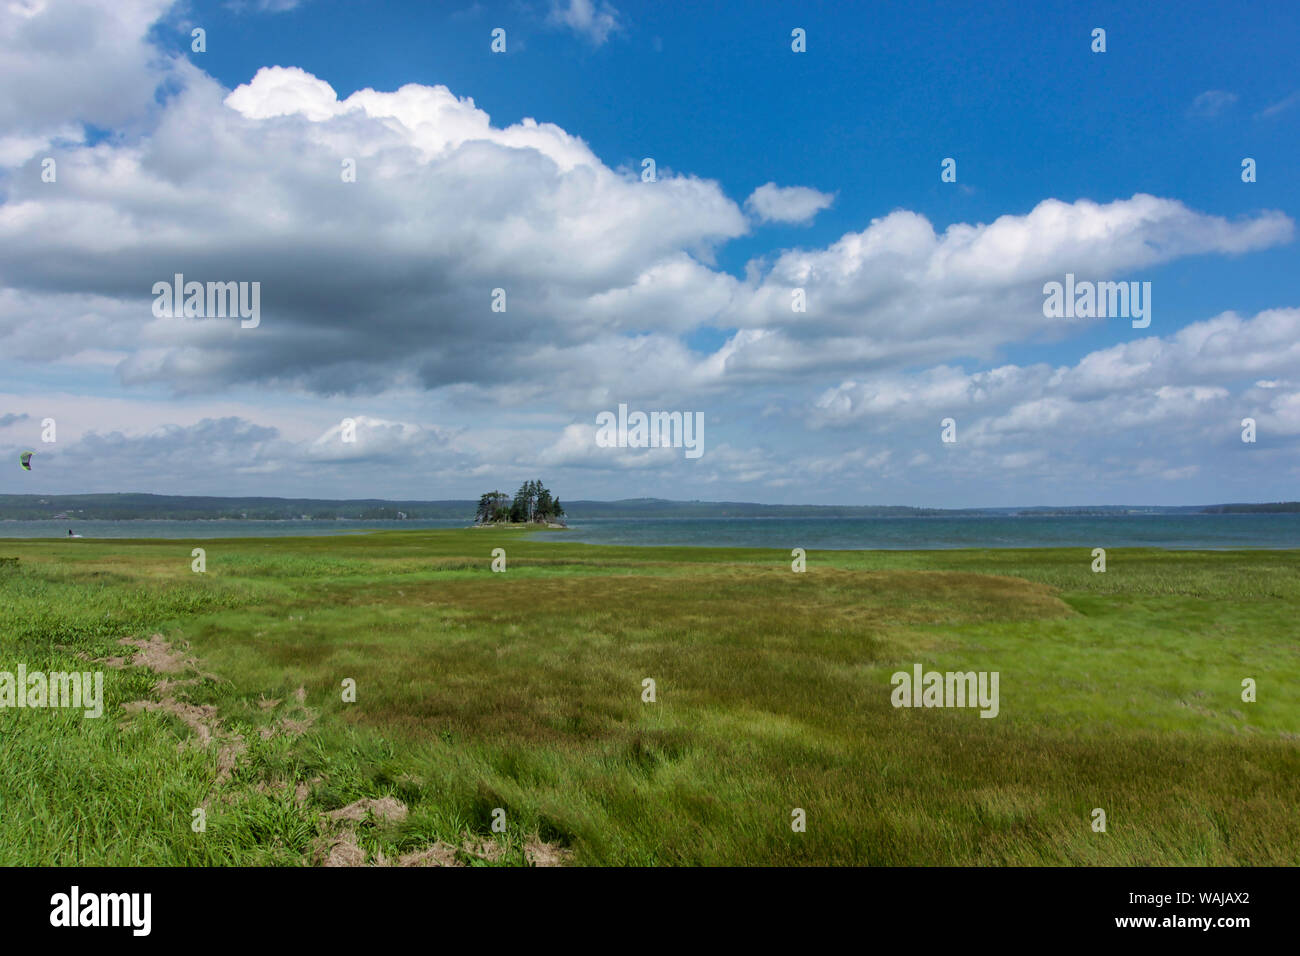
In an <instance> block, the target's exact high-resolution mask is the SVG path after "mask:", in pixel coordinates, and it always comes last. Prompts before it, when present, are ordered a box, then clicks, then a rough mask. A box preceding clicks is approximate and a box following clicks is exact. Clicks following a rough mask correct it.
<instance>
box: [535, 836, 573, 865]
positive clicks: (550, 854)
mask: <svg viewBox="0 0 1300 956" xmlns="http://www.w3.org/2000/svg"><path fill="white" fill-rule="evenodd" d="M524 859H526V860H527V861H528V862H529V863H531V864H532V865H533V866H567V865H568V863H569V861H570V860H571V859H573V851H572V850H566V849H565V848H564V847H562V846H559V845H558V844H555V843H543V842H542V841H541V840H540V839H538V838H537V837H534V838H533V839H531V840H529V841H528V843H527V844H525V846H524Z"/></svg>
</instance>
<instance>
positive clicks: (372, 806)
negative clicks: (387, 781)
mask: <svg viewBox="0 0 1300 956" xmlns="http://www.w3.org/2000/svg"><path fill="white" fill-rule="evenodd" d="M326 816H328V817H329V818H330V820H332V821H333V822H335V823H360V822H361V821H363V820H365V819H367V818H368V817H373V818H374V819H375V820H377V821H379V822H381V823H400V822H401V821H403V820H405V819H406V804H404V803H403V802H402V801H401V800H397V799H394V798H393V797H380V798H379V799H378V800H374V799H371V798H369V797H367V798H364V799H361V800H357V801H356V802H355V803H349V804H348V805H347V806H346V807H343V808H341V809H339V810H331V811H330V812H329V813H327V814H326Z"/></svg>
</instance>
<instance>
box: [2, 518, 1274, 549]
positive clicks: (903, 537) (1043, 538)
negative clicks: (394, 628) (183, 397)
mask: <svg viewBox="0 0 1300 956" xmlns="http://www.w3.org/2000/svg"><path fill="white" fill-rule="evenodd" d="M468 525H469V521H467V520H460V519H456V518H440V519H425V520H418V521H417V520H406V521H373V520H372V521H362V520H357V519H348V520H343V521H148V520H139V521H71V522H69V521H66V520H63V521H0V538H66V537H67V534H68V529H69V528H72V529H73V530H74V531H76V532H77V533H78V534H80V535H82V536H83V537H86V538H232V537H282V536H288V535H325V534H362V533H365V532H366V531H371V530H410V529H418V528H464V527H467V526H468ZM538 539H539V540H554V541H581V542H586V543H590V544H618V545H657V544H659V545H693V546H698V547H748V548H783V549H790V548H805V549H819V548H820V549H826V550H855V549H889V550H900V549H933V548H1057V547H1072V548H1073V547H1079V548H1082V547H1087V548H1096V547H1108V548H1128V547H1147V548H1195V549H1227V548H1300V514H1273V515H1105V516H1091V515H1090V516H1085V517H1052V516H1024V517H1012V516H1003V515H997V516H988V515H973V516H960V517H954V516H943V517H928V518H921V517H898V518H589V519H586V520H581V519H578V520H573V521H570V523H569V530H567V531H556V532H544V533H542V534H539V535H538Z"/></svg>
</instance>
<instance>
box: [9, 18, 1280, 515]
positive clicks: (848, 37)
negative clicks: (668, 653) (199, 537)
mask: <svg viewBox="0 0 1300 956" xmlns="http://www.w3.org/2000/svg"><path fill="white" fill-rule="evenodd" d="M1099 30H1100V31H1104V34H1099V33H1098V32H1097V31H1099ZM195 31H201V32H200V33H198V34H196V33H195ZM501 31H503V32H501ZM1297 36H1300V5H1297V4H1295V3H1294V2H1291V0H1284V2H1260V3H1255V4H1251V5H1250V6H1249V7H1235V8H1234V7H1233V6H1231V5H1224V4H1216V3H1202V2H1185V3H1179V4H1152V5H1146V4H1131V3H1086V2H1030V0H1026V2H1023V3H1011V2H996V3H989V4H980V5H975V4H969V3H964V2H952V3H941V2H923V0H916V2H909V3H849V2H845V3H829V2H827V3H778V2H754V0H745V2H735V3H726V2H711V3H710V2H701V3H691V4H689V5H688V4H677V3H662V2H658V3H633V2H630V0H609V2H606V0H533V2H522V0H514V2H507V3H486V2H467V0H453V2H448V3H440V2H389V3H384V2H344V0H296V2H295V0H240V2H235V0H226V2H197V0H196V2H181V3H172V2H169V0H0V77H3V83H2V84H0V374H2V375H3V379H2V381H0V455H2V456H3V460H7V461H9V462H10V463H11V465H9V466H4V467H0V475H2V476H4V477H3V478H2V479H0V493H39V494H60V493H88V492H114V491H137V492H154V493H160V494H196V495H197V494H201V495H240V496H242V495H283V496H302V497H328V498H349V497H351V498H362V497H365V498H374V497H386V498H406V499H446V498H471V497H477V496H478V495H479V494H480V493H482V492H484V491H488V490H492V489H497V488H499V489H502V490H505V491H513V489H514V488H515V487H517V486H518V485H519V484H520V483H522V482H523V481H524V480H526V479H529V478H538V477H540V478H542V479H543V480H544V482H545V483H546V485H547V486H548V487H549V488H551V489H552V490H553V491H554V492H555V493H556V494H558V495H559V496H560V497H561V499H564V500H573V499H617V498H631V497H662V498H673V499H702V500H733V501H734V500H743V501H759V502H772V503H810V504H906V505H917V506H931V507H954V508H959V507H1003V506H1016V505H1026V506H1027V505H1087V504H1150V505H1180V504H1205V503H1215V502H1228V501H1278V500H1295V499H1297V498H1300V493H1298V492H1297V484H1298V480H1300V261H1298V259H1297V242H1296V234H1295V220H1296V217H1297V215H1300V176H1298V175H1297V173H1298V171H1300V170H1298V168H1297V158H1296V151H1297V145H1300V135H1298V133H1300V63H1298V62H1297V59H1296V57H1295V38H1296V37H1297ZM494 45H495V46H496V47H497V48H498V49H496V50H494V49H493V47H494ZM1103 46H1104V49H1102V47H1103ZM501 47H504V49H500V48H501ZM647 161H651V162H652V164H653V175H651V169H650V163H648V162H647ZM178 274H180V275H182V276H184V282H186V283H188V282H191V281H197V282H200V283H204V284H205V286H204V288H205V289H206V283H217V282H220V283H226V282H234V283H244V284H245V291H246V293H247V294H248V295H249V296H251V294H252V290H253V288H254V286H253V283H256V289H257V293H258V299H257V302H258V308H257V311H256V314H255V317H252V318H246V319H245V320H244V321H240V319H239V318H234V319H232V318H230V317H227V316H218V315H211V314H206V313H205V311H204V308H205V307H207V306H208V305H209V303H207V301H206V298H205V297H204V296H199V297H197V300H196V301H198V300H202V301H201V306H200V307H199V308H196V309H194V310H193V311H194V312H198V313H199V314H191V315H183V314H182V315H170V314H166V313H167V312H168V311H169V310H166V309H162V308H161V306H160V302H161V301H166V302H168V303H170V302H171V301H172V300H171V297H170V295H160V294H159V293H158V292H157V291H156V287H157V284H158V283H160V282H162V283H171V282H173V277H174V276H176V275H178ZM1067 276H1072V277H1073V279H1072V280H1068V281H1071V282H1073V283H1075V284H1076V287H1082V286H1083V285H1086V284H1088V283H1103V282H1105V283H1124V288H1125V289H1126V290H1131V291H1133V292H1134V294H1135V298H1134V299H1133V301H1132V302H1131V303H1130V306H1131V309H1130V313H1125V314H1119V315H1116V314H1108V315H1094V316H1088V315H1083V316H1069V315H1054V314H1049V313H1050V312H1051V310H1050V309H1048V308H1045V303H1046V302H1047V300H1048V299H1049V292H1048V290H1049V289H1050V288H1051V286H1050V284H1051V283H1053V282H1055V283H1060V284H1061V285H1062V286H1064V285H1065V284H1066V283H1067V278H1066V277H1067ZM498 290H499V291H498ZM245 301H246V303H247V304H248V305H250V307H251V302H252V300H251V298H248V299H246V300H245ZM1138 302H1141V303H1142V304H1143V309H1141V310H1136V313H1134V311H1133V309H1134V308H1135V307H1136V305H1137V303H1138ZM1112 304H1113V305H1115V306H1118V305H1120V303H1119V301H1118V299H1116V300H1115V301H1114V302H1113V303H1112ZM182 311H184V310H182ZM1116 311H1119V310H1118V309H1116ZM1143 312H1144V313H1145V314H1144V315H1143V314H1140V313H1143ZM250 315H251V313H250ZM620 405H624V406H626V407H627V411H628V413H629V414H631V413H634V412H638V411H640V412H644V413H647V414H650V413H655V412H660V413H672V412H680V413H682V414H683V415H684V416H685V417H686V419H687V420H691V421H694V420H697V419H698V420H700V421H702V422H703V427H702V432H700V433H699V434H698V435H696V436H694V437H695V438H696V439H697V444H696V448H695V450H694V451H692V450H691V449H690V448H685V447H680V446H681V444H682V443H681V442H676V443H675V444H676V445H677V446H678V447H646V448H642V447H628V446H627V445H635V433H634V434H633V436H632V438H633V441H632V442H630V443H625V445H624V446H622V447H620V446H619V444H618V443H617V442H615V444H614V446H613V447H610V443H609V442H608V441H606V440H605V438H606V437H607V433H605V432H602V431H601V429H599V428H598V420H601V416H602V414H603V413H613V414H614V415H617V413H618V410H619V407H620ZM1247 419H1249V420H1250V422H1251V423H1252V424H1250V425H1249V426H1247V425H1246V424H1245V423H1246V420H1247ZM1246 438H1253V440H1245V439H1246ZM24 450H31V451H34V452H35V454H34V455H33V457H32V468H31V471H30V472H28V471H24V470H23V469H22V468H20V467H19V465H18V455H19V452H21V451H24Z"/></svg>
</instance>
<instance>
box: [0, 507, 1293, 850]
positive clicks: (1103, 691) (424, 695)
mask: <svg viewBox="0 0 1300 956" xmlns="http://www.w3.org/2000/svg"><path fill="white" fill-rule="evenodd" d="M196 546H197V547H203V548H205V549H206V551H207V572H206V573H205V574H195V573H193V572H191V570H190V562H191V560H192V559H191V557H190V551H191V549H192V548H193V547H196ZM495 547H504V548H506V551H507V554H508V561H509V564H508V570H507V572H506V573H504V574H493V573H491V571H490V570H489V567H490V553H491V550H492V549H493V548H495ZM0 557H18V558H19V559H20V561H19V563H18V565H17V566H16V567H15V566H13V565H12V564H8V563H4V564H0V671H5V670H7V671H16V670H17V667H18V664H19V663H22V664H25V665H26V666H27V668H28V670H29V671H32V670H36V669H44V670H86V669H98V668H101V667H102V665H98V664H90V663H88V662H87V658H90V659H95V658H99V659H102V658H107V657H110V656H121V655H123V654H124V653H129V652H130V649H129V648H123V647H122V646H121V645H119V644H118V640H119V639H120V638H123V637H147V636H148V635H149V634H152V633H155V632H161V633H162V634H163V635H164V636H165V637H166V638H167V639H168V640H169V641H171V642H172V643H173V645H174V646H176V647H185V648H186V653H187V654H188V655H190V656H191V657H193V658H195V659H196V663H195V665H194V666H193V667H191V668H190V669H189V670H188V671H187V672H186V673H184V674H179V675H172V676H173V677H180V678H188V679H191V680H192V681H193V682H192V683H188V684H185V685H182V686H179V687H174V688H173V689H172V690H171V691H170V693H171V694H173V695H174V696H175V698H176V700H178V701H180V702H182V703H188V704H192V705H212V706H213V707H215V708H216V718H215V719H216V720H219V726H220V735H219V740H218V743H220V742H221V741H223V740H224V741H230V740H233V739H234V738H235V737H236V736H238V737H239V738H240V741H241V745H242V748H243V749H242V751H241V752H240V753H239V755H238V761H237V763H235V765H234V766H233V769H232V772H230V773H228V774H224V775H223V774H222V773H221V770H220V766H221V759H222V758H221V756H220V754H219V752H218V751H219V749H220V748H219V747H218V746H217V745H214V746H212V747H210V748H208V749H202V748H199V747H196V746H192V745H191V743H192V741H193V739H194V732H193V731H192V730H191V729H190V728H189V727H187V726H186V724H185V723H184V722H183V721H182V720H181V719H178V717H177V716H174V715H172V714H169V713H164V712H158V711H155V712H149V713H134V714H131V715H127V714H126V713H125V712H124V710H123V705H124V704H126V703H128V702H131V701H139V700H150V699H153V700H157V699H159V697H160V693H161V692H160V691H158V690H157V689H155V687H154V684H155V681H156V680H157V679H158V675H156V674H153V673H151V672H149V671H146V670H144V669H143V668H135V667H126V668H122V669H113V668H105V698H106V712H105V716H104V717H103V718H102V719H99V720H93V719H83V718H82V716H81V714H80V712H68V711H63V710H54V709H47V710H29V709H23V710H16V709H11V710H0V740H2V741H3V744H4V755H5V772H4V773H3V774H0V865H13V864H72V863H81V864H91V865H100V864H108V865H117V864H146V865H155V864H156V865H213V864H216V865H221V864H283V865H306V864H309V863H310V862H311V860H312V850H313V846H314V841H316V840H317V839H318V837H319V836H320V835H321V834H322V833H325V832H327V831H330V830H331V829H335V827H333V826H332V825H330V824H327V823H325V822H324V821H323V817H322V814H324V813H325V812H327V811H329V810H333V809H336V808H339V807H342V806H344V805H346V804H348V803H351V802H352V801H354V800H357V799H361V798H377V797H382V796H393V797H396V798H397V799H399V800H401V801H402V802H403V803H405V804H406V805H407V807H408V808H409V815H408V816H407V818H406V819H405V820H403V821H401V822H390V823H382V822H377V821H370V822H366V823H362V824H360V825H359V826H358V827H357V828H356V840H357V842H358V843H359V844H360V845H361V846H362V847H363V848H365V849H366V850H367V851H368V852H369V853H371V854H372V855H375V854H379V853H382V854H384V856H385V857H386V858H388V859H393V858H395V857H397V856H399V855H400V854H402V853H405V852H408V851H411V850H418V849H421V848H423V847H426V846H428V845H429V844H432V843H434V842H435V841H439V840H442V841H445V842H448V843H451V844H453V845H462V846H463V845H465V844H466V843H467V842H469V841H471V840H490V841H495V842H496V843H497V844H498V845H499V847H500V849H501V856H500V859H499V861H498V862H501V863H505V864H512V863H513V864H517V863H522V862H524V860H525V855H524V851H523V848H524V847H525V845H527V844H528V843H529V841H531V840H537V839H540V840H542V841H546V842H550V843H553V844H559V845H562V846H564V847H566V848H568V849H569V850H570V851H572V853H573V857H572V859H573V862H576V863H580V864H759V865H768V864H876V865H915V864H958V865H965V864H1029V865H1032V864H1047V865H1075V864H1083V865H1135V864H1167V865H1238V864H1278V865H1295V864H1296V863H1297V862H1298V861H1300V817H1298V815H1297V814H1296V812H1295V811H1296V807H1297V804H1300V749H1298V748H1300V694H1298V693H1297V689H1300V645H1298V644H1297V634H1298V633H1300V625H1297V623H1296V621H1297V619H1298V618H1300V614H1298V611H1300V552H1258V551H1252V552H1164V551H1158V550H1146V549H1122V550H1121V549H1116V550H1111V551H1110V552H1109V553H1108V555H1107V566H1108V570H1107V572H1106V573H1105V574H1094V573H1092V572H1091V570H1090V565H1091V560H1092V559H1091V556H1090V553H1089V549H1087V548H1079V549H1055V550H1021V551H975V550H970V551H929V552H813V553H810V554H809V555H808V571H807V573H805V574H794V573H792V572H791V570H790V557H789V554H788V552H783V551H761V550H741V549H699V548H614V547H598V546H590V545H579V544H569V543H564V542H563V536H562V533H561V534H558V535H557V534H547V533H544V532H543V533H520V532H518V531H513V530H510V529H499V530H498V529H480V530H463V531H424V532H385V533H376V534H371V535H353V536H338V537H327V538H321V537H313V538H275V539H224V540H222V539H218V540H206V541H191V542H187V541H156V540H154V541H111V540H101V541H61V540H59V541H8V542H0ZM914 663H920V664H922V665H923V666H924V667H925V669H927V670H940V671H950V670H962V671H965V670H975V671H995V670H996V671H998V672H999V673H1000V675H1001V685H1000V691H1001V695H1000V696H1001V700H1000V706H1001V712H1000V714H999V716H998V717H997V718H996V719H992V720H987V719H981V718H980V717H979V715H978V712H977V711H976V710H973V709H895V708H893V707H892V706H891V705H890V691H891V690H892V688H891V686H890V683H889V678H890V675H891V674H892V673H893V672H894V671H897V670H909V671H910V669H911V667H912V665H913V664H914ZM1245 677H1252V678H1254V679H1255V680H1256V681H1257V682H1258V701H1257V702H1255V703H1244V702H1243V701H1242V700H1241V681H1242V678H1245ZM645 678H653V679H654V680H655V682H656V689H657V700H656V702H655V703H643V702H642V696H641V695H642V681H643V679H645ZM345 679H351V680H353V681H355V682H356V688H357V695H356V701H355V703H348V702H344V700H343V699H342V684H343V681H344V680H345ZM299 687H301V688H304V689H305V701H304V702H303V703H302V704H301V705H299V704H297V703H296V701H295V700H294V692H295V690H296V689H297V688H299ZM269 700H279V701H282V703H281V704H279V705H278V706H275V707H264V706H262V702H265V701H269ZM286 716H288V717H292V718H294V719H299V718H301V719H302V720H303V722H304V727H305V732H304V733H302V734H301V735H293V734H286V733H274V734H270V731H272V730H274V729H275V728H276V726H277V721H279V720H282V719H283V718H285V717H286ZM313 721H314V722H313ZM308 723H310V726H306V724H308ZM264 731H265V732H267V733H268V734H269V736H267V737H264V736H263V732H264ZM299 785H302V786H303V788H304V791H305V792H306V794H307V796H306V798H305V800H295V799H294V791H295V788H296V787H298V786H299ZM201 806H204V807H206V810H207V827H206V830H205V831H204V832H202V833H195V832H193V831H192V829H191V826H190V823H191V813H192V811H193V810H194V809H195V808H198V807H201ZM498 807H500V808H504V810H505V813H506V821H507V830H506V832H505V833H500V834H497V833H493V832H492V829H491V822H492V811H493V809H494V808H498ZM796 807H798V808H802V809H804V810H805V811H806V813H807V831H806V832H804V833H795V832H793V831H792V829H791V827H790V820H791V811H792V810H793V809H794V808H796ZM1096 807H1101V808H1103V809H1105V811H1106V814H1107V818H1108V820H1107V824H1108V825H1107V832H1105V833H1097V832H1093V830H1092V827H1091V813H1092V810H1093V808H1096Z"/></svg>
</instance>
